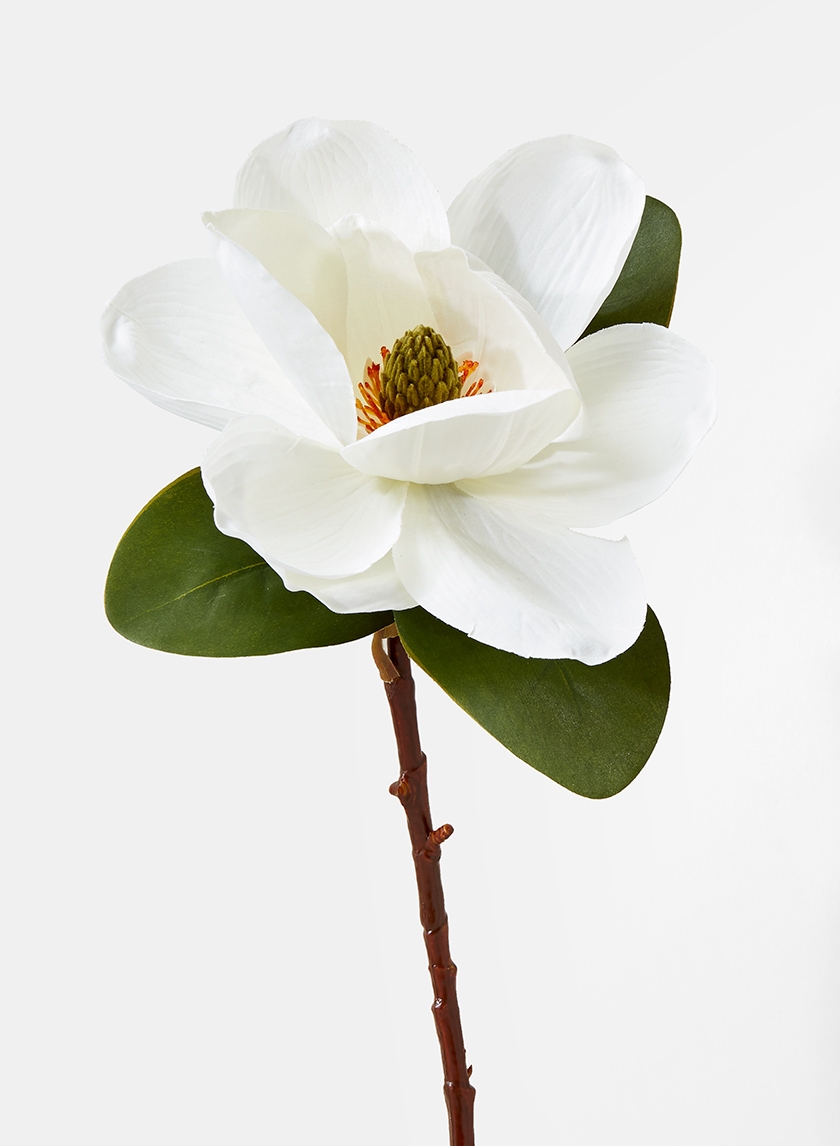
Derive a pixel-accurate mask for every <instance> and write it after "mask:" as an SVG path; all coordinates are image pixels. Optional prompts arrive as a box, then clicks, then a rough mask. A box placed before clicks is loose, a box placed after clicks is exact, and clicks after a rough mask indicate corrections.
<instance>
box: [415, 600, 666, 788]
mask: <svg viewBox="0 0 840 1146" xmlns="http://www.w3.org/2000/svg"><path fill="white" fill-rule="evenodd" d="M395 619H396V622H397V627H398V629H399V634H400V638H401V640H402V641H403V644H404V645H405V647H406V649H407V651H408V653H409V655H410V656H411V658H412V660H414V661H416V662H417V664H419V665H420V666H421V668H423V669H424V670H425V671H426V672H427V673H428V675H429V676H431V677H432V678H433V679H434V680H435V681H437V683H438V684H439V685H440V686H441V688H443V689H444V691H445V692H447V693H448V694H449V695H450V696H451V697H452V699H453V700H454V701H455V702H456V703H457V704H459V705H460V706H461V708H463V709H464V710H465V711H466V712H468V713H469V714H470V716H472V717H473V719H475V720H476V721H478V723H479V724H480V725H481V726H482V727H483V728H485V729H486V730H487V731H488V732H489V733H490V734H491V736H494V737H495V738H496V739H497V740H499V741H500V742H501V743H502V744H504V745H505V747H506V748H508V749H510V751H511V752H513V753H514V755H516V756H518V757H520V759H522V760H524V761H525V762H526V763H528V764H531V765H532V766H533V767H534V768H536V769H538V770H539V771H540V772H543V773H544V774H545V775H546V776H548V777H550V778H551V779H552V780H555V781H556V782H557V783H558V784H562V785H563V787H564V788H568V789H570V791H572V792H577V793H578V794H579V795H581V796H589V797H591V798H592V799H603V798H604V797H606V796H613V795H615V794H616V793H617V792H620V791H621V789H622V788H625V787H626V786H627V785H628V784H629V783H630V781H631V780H632V779H633V778H634V777H635V776H637V775H638V773H639V772H640V771H641V769H642V768H643V767H644V765H645V763H646V761H647V760H648V757H649V756H650V754H651V752H652V751H653V748H654V745H655V744H656V741H657V739H658V737H659V733H660V732H661V730H662V725H663V723H664V721H665V713H666V711H667V709H668V694H669V691H670V672H669V667H668V650H667V648H666V646H665V638H664V637H663V635H662V629H661V628H660V626H659V622H658V621H657V619H656V617H655V615H654V613H653V611H652V610H651V609H648V615H647V621H646V623H645V627H644V629H643V631H642V633H641V635H640V637H639V639H638V640H637V641H636V643H635V644H634V645H633V646H632V647H631V648H629V649H628V650H627V651H626V652H624V653H622V654H621V655H620V656H618V657H616V658H615V659H613V660H611V661H607V662H606V663H605V664H602V665H584V664H581V663H580V662H579V661H572V660H537V659H531V658H527V657H519V656H516V655H514V654H513V653H506V652H502V651H501V650H499V649H494V648H491V647H490V646H489V645H483V644H480V643H479V642H478V641H474V640H472V639H471V638H470V637H467V636H466V635H465V634H464V633H461V632H458V631H457V630H456V629H452V628H450V627H449V626H448V625H445V624H444V623H443V622H442V621H439V620H437V618H435V617H432V616H431V615H430V614H429V613H426V612H425V611H424V610H423V609H420V608H417V609H410V610H406V611H405V612H397V613H396V614H395Z"/></svg>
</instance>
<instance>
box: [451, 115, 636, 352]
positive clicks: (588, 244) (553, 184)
mask: <svg viewBox="0 0 840 1146" xmlns="http://www.w3.org/2000/svg"><path fill="white" fill-rule="evenodd" d="M644 203H645V192H644V187H643V186H642V183H641V181H640V180H639V178H638V176H636V175H635V174H634V172H633V171H631V169H630V168H629V167H628V166H627V164H626V163H624V162H623V161H622V160H621V159H620V158H619V156H618V155H616V153H615V152H614V151H612V150H611V149H610V148H609V147H604V146H603V144H600V143H594V142H592V141H591V140H588V139H580V138H579V137H577V136H574V135H562V136H557V137H554V138H551V139H542V140H538V141H536V142H534V143H526V144H523V145H522V146H521V147H515V148H514V149H513V150H512V151H509V152H508V153H507V154H506V155H503V156H502V157H501V158H500V159H498V160H496V162H495V163H491V164H490V166H489V167H488V168H487V169H486V170H485V171H484V172H483V173H482V174H481V175H479V176H478V177H477V178H476V179H473V180H472V182H470V183H468V184H467V186H466V187H465V188H464V190H463V191H462V192H461V194H460V195H458V196H457V198H456V199H455V201H454V203H453V204H452V206H451V207H450V209H449V222H450V226H451V228H452V241H453V243H455V244H456V245H457V246H459V247H464V248H465V249H466V250H468V251H471V252H472V253H473V254H475V255H477V256H478V257H479V258H480V259H482V260H483V261H484V262H485V263H486V264H487V265H488V266H489V267H491V268H492V270H494V271H495V272H496V273H497V274H499V275H501V276H502V278H503V279H504V280H505V281H506V282H508V283H510V284H511V286H513V287H514V288H515V289H516V290H517V291H518V292H519V293H520V294H522V295H524V297H525V298H526V299H527V300H528V301H529V302H530V303H531V304H532V306H534V307H535V308H536V310H537V311H538V312H539V314H541V315H542V317H543V318H544V319H545V321H546V323H547V324H548V327H549V329H550V330H551V331H552V333H553V335H554V337H555V338H556V339H557V341H558V342H559V343H560V345H561V346H562V347H563V348H564V349H565V348H566V347H568V346H571V344H572V343H573V342H574V341H575V339H576V338H578V337H579V335H580V334H581V332H582V331H583V330H585V329H586V327H587V325H588V324H589V322H590V320H591V319H592V317H593V316H594V315H595V313H596V312H597V310H598V308H599V307H600V305H601V303H602V302H603V301H604V299H605V298H606V297H607V295H608V294H609V292H610V290H612V287H613V286H614V284H615V281H616V279H617V278H618V275H619V272H620V271H621V268H622V266H623V265H624V261H625V259H626V258H627V255H628V253H629V251H630V247H631V245H632V243H633V239H634V238H635V235H636V231H637V230H638V228H639V222H640V220H641V217H642V211H643V209H644Z"/></svg>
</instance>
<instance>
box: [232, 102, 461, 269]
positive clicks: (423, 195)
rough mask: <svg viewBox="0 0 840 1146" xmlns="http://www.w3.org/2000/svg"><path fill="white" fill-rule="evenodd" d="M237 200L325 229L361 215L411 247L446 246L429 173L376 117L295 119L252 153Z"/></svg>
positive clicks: (446, 227) (441, 211)
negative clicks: (302, 218) (372, 119)
mask: <svg viewBox="0 0 840 1146" xmlns="http://www.w3.org/2000/svg"><path fill="white" fill-rule="evenodd" d="M234 203H235V205H236V206H237V207H270V208H271V209H272V210H274V211H292V212H294V213H296V214H298V215H305V216H306V217H307V218H309V219H314V221H315V222H316V223H320V224H321V226H322V227H329V226H330V224H332V223H335V222H337V221H338V220H339V219H341V218H343V216H345V215H364V216H366V217H367V218H368V219H370V220H371V221H372V222H374V223H380V224H381V225H382V226H384V227H388V228H389V230H391V231H393V232H394V234H396V235H399V237H400V238H401V239H402V241H403V242H404V243H406V244H407V246H409V247H410V248H411V249H412V250H413V251H423V250H436V249H437V248H439V247H445V246H447V245H448V244H449V225H448V223H447V219H446V212H445V211H444V209H443V204H442V202H441V199H440V196H439V194H438V193H437V191H436V190H435V189H434V187H433V186H432V184H431V182H430V180H429V177H428V176H427V175H426V173H425V171H424V170H423V168H422V167H421V166H420V164H419V163H418V162H417V160H416V159H415V158H414V156H413V155H412V154H411V152H410V151H409V150H408V148H407V147H404V146H403V144H401V143H398V142H397V140H396V139H394V138H393V136H391V135H389V134H388V132H387V131H384V130H383V129H382V128H381V127H377V126H376V124H373V123H362V122H358V121H353V120H329V119H301V120H298V121H297V122H296V123H293V124H292V125H291V127H287V128H286V129H285V131H281V132H280V133H279V134H278V135H273V136H271V138H270V139H266V140H264V141H263V142H262V143H261V144H260V145H259V146H258V147H257V148H255V150H254V151H252V152H251V154H250V155H249V157H248V159H247V160H246V161H245V164H244V166H243V167H242V170H241V171H240V172H239V175H238V177H237V181H236V195H235V198H234Z"/></svg>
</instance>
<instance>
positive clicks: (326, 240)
mask: <svg viewBox="0 0 840 1146" xmlns="http://www.w3.org/2000/svg"><path fill="white" fill-rule="evenodd" d="M202 218H203V221H204V223H205V225H207V226H210V227H212V228H213V230H215V231H218V232H220V233H221V234H223V235H225V236H226V237H227V238H228V239H230V240H231V241H232V242H233V243H236V244H237V245H238V246H240V247H242V248H243V249H244V250H246V251H248V252H249V253H250V254H252V255H253V256H254V258H255V259H257V261H258V262H259V263H261V264H262V266H263V267H265V269H266V270H267V271H268V273H269V274H270V275H271V276H272V278H275V279H276V280H277V282H279V283H280V285H281V286H283V287H285V288H286V290H288V291H291V293H292V294H293V295H294V296H295V298H297V299H299V300H300V302H302V303H303V305H304V306H305V307H306V308H307V310H311V311H312V313H313V314H314V315H315V317H316V319H317V320H318V323H319V325H320V326H322V327H323V328H324V330H326V332H327V334H329V336H330V338H332V340H333V342H334V343H335V344H336V346H337V347H338V348H339V350H340V351H341V352H342V353H344V352H345V349H346V343H347V272H346V270H345V266H344V257H343V255H342V253H341V250H340V248H339V245H338V243H337V242H336V241H335V239H334V238H333V237H332V235H330V234H329V233H328V232H327V231H325V230H324V228H323V227H321V226H319V225H318V224H317V223H313V222H312V220H311V219H305V218H303V216H302V215H291V214H288V213H284V212H281V211H265V210H262V211H258V210H242V209H240V210H237V209H236V208H234V209H233V210H230V211H207V212H206V213H205V214H204V215H203V216H202Z"/></svg>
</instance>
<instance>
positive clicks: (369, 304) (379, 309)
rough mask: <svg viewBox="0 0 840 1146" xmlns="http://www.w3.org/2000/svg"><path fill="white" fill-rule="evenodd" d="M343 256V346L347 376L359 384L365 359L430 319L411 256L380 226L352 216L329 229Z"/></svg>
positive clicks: (404, 246)
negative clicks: (345, 297) (345, 298)
mask: <svg viewBox="0 0 840 1146" xmlns="http://www.w3.org/2000/svg"><path fill="white" fill-rule="evenodd" d="M332 234H333V235H334V241H335V242H336V244H337V246H338V249H339V250H340V251H341V253H342V255H343V256H344V262H345V266H346V273H347V284H348V306H347V348H346V351H345V358H346V361H347V367H348V370H349V372H350V377H351V378H352V379H353V381H354V382H360V381H361V380H362V378H363V376H364V369H365V363H366V362H367V361H368V359H373V360H374V361H376V360H378V358H379V351H380V348H381V347H383V346H387V347H389V348H390V347H391V346H393V345H394V342H395V340H396V339H398V338H401V337H402V335H403V334H405V333H406V331H408V330H413V329H414V327H415V326H428V325H431V324H432V321H433V315H432V309H431V306H430V305H429V300H428V298H427V297H426V291H425V289H424V286H423V282H422V280H421V278H420V274H419V272H418V270H417V267H416V266H415V264H414V256H413V254H412V253H411V251H410V250H409V249H408V247H407V246H406V245H405V243H402V242H401V241H400V240H399V239H398V238H397V237H396V236H395V235H393V234H392V233H391V232H390V231H387V230H385V228H383V227H380V226H377V225H376V224H373V223H370V222H368V220H366V219H362V218H359V217H358V216H354V217H351V218H346V219H343V220H342V221H341V223H340V224H338V225H337V226H336V227H334V228H333V229H332Z"/></svg>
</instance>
